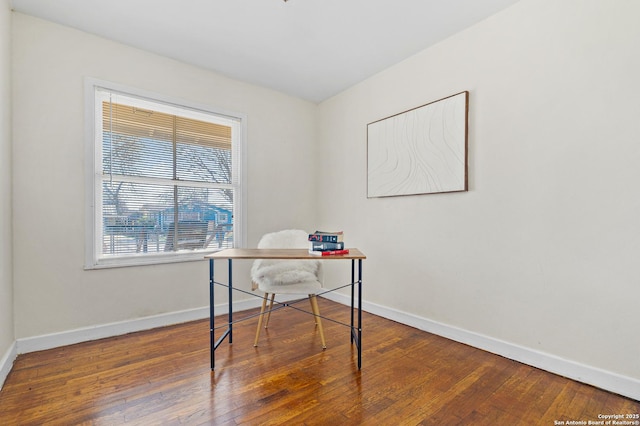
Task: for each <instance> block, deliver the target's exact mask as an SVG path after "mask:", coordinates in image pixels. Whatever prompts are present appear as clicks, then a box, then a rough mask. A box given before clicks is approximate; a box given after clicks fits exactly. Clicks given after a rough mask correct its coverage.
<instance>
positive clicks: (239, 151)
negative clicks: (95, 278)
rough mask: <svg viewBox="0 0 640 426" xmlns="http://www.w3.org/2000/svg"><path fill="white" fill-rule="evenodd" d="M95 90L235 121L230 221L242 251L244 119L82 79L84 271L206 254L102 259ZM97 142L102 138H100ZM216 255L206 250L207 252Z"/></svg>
mask: <svg viewBox="0 0 640 426" xmlns="http://www.w3.org/2000/svg"><path fill="white" fill-rule="evenodd" d="M98 90H107V91H110V92H115V93H119V94H122V95H124V96H131V97H134V98H139V99H141V101H148V102H154V103H158V104H162V105H164V106H166V107H168V108H171V107H173V108H176V107H177V108H180V109H185V110H191V111H194V112H196V113H198V112H200V113H206V114H214V115H217V116H220V117H226V118H229V119H231V120H234V121H236V122H237V125H236V126H234V131H235V132H237V133H239V134H238V135H235V136H234V139H233V142H232V155H233V157H232V158H233V161H232V168H233V169H234V173H233V176H234V182H233V183H232V185H233V186H234V194H235V195H234V203H233V204H234V218H233V246H234V247H245V246H246V205H247V202H246V196H247V195H246V194H247V191H246V134H247V132H246V127H247V117H246V115H245V114H242V113H237V112H230V111H226V110H221V109H219V108H214V107H212V106H210V105H204V104H199V103H196V102H193V101H188V100H184V99H177V98H174V97H170V96H166V95H161V94H158V93H153V92H149V91H145V90H141V89H136V88H132V87H127V86H124V85H121V84H117V83H112V82H108V81H104V80H99V79H95V78H90V77H87V78H85V262H84V269H86V270H88V269H102V268H114V267H125V266H139V265H155V264H164V263H175V262H186V261H195V260H202V259H203V252H204V250H198V251H176V252H165V253H158V254H149V253H145V254H142V255H141V254H131V255H123V256H117V257H114V258H105V257H103V256H101V250H100V247H101V245H102V242H101V241H99V240H100V238H101V236H102V232H101V229H102V222H101V221H100V220H99V219H100V218H101V217H102V194H101V192H100V191H98V190H97V181H96V180H97V179H100V176H99V175H102V170H101V167H99V166H100V164H101V162H102V159H101V156H102V149H101V148H102V146H101V144H100V146H99V145H98V144H99V142H98V135H97V134H96V132H97V131H98V130H99V129H101V128H102V124H101V120H102V118H101V114H99V112H100V111H101V105H100V102H99V95H98ZM100 138H101V136H100ZM213 251H217V250H216V249H207V250H206V252H213Z"/></svg>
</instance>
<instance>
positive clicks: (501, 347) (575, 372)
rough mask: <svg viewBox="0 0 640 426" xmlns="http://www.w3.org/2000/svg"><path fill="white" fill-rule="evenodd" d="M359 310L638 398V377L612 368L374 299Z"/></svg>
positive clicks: (345, 300)
mask: <svg viewBox="0 0 640 426" xmlns="http://www.w3.org/2000/svg"><path fill="white" fill-rule="evenodd" d="M323 297H325V298H327V299H330V300H333V301H335V302H338V303H342V304H345V305H349V304H350V303H351V300H350V297H349V296H345V295H342V294H339V293H327V294H323ZM362 310H364V311H366V312H370V313H372V314H374V315H378V316H381V317H383V318H387V319H390V320H393V321H396V322H399V323H401V324H406V325H408V326H411V327H415V328H417V329H419V330H423V331H426V332H429V333H433V334H436V335H438V336H442V337H445V338H447V339H450V340H454V341H456V342H460V343H464V344H466V345H469V346H473V347H475V348H478V349H482V350H485V351H487V352H491V353H494V354H497V355H500V356H503V357H505V358H509V359H512V360H514V361H518V362H521V363H523V364H527V365H530V366H532V367H536V368H539V369H541V370H545V371H548V372H550V373H554V374H558V375H560V376H563V377H567V378H569V379H572V380H576V381H578V382H582V383H586V384H589V385H592V386H595V387H598V388H600V389H605V390H608V391H610V392H614V393H617V394H619V395H623V396H626V397H628V398H632V399H635V400H638V401H640V380H638V379H635V378H632V377H627V376H622V375H620V374H617V373H613V372H611V371H606V370H602V369H599V368H596V367H592V366H589V365H585V364H581V363H578V362H575V361H571V360H567V359H563V358H560V357H558V356H556V355H552V354H548V353H545V352H540V351H536V350H534V349H530V348H527V347H524V346H519V345H516V344H513V343H509V342H505V341H502V340H499V339H494V338H492V337H488V336H484V335H482V334H478V333H474V332H471V331H468V330H463V329H460V328H457V327H452V326H450V325H446V324H442V323H439V322H436V321H432V320H429V319H425V318H422V317H418V316H416V315H412V314H408V313H406V312H402V311H398V310H395V309H391V308H388V307H385V306H381V305H377V304H375V303H368V302H366V301H363V302H362ZM363 340H364V345H365V346H366V344H367V343H366V342H367V341H366V335H365V337H364V339H363Z"/></svg>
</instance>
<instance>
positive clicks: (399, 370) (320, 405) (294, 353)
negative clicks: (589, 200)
mask: <svg viewBox="0 0 640 426" xmlns="http://www.w3.org/2000/svg"><path fill="white" fill-rule="evenodd" d="M307 305H308V304H306V303H305V304H302V305H300V307H304V308H306V307H307ZM320 309H321V312H322V315H323V316H328V317H332V318H338V319H340V320H341V321H344V322H348V319H347V318H348V308H346V307H344V306H342V305H339V304H337V303H334V302H331V301H328V300H326V299H320ZM254 312H255V311H254ZM237 316H239V314H238V315H237ZM363 321H364V327H363V340H364V346H363V358H362V370H360V371H358V369H357V366H356V356H355V347H353V346H352V345H351V344H350V342H349V329H348V328H346V327H344V326H342V325H339V324H337V323H334V322H331V321H327V320H325V321H324V322H323V325H324V327H325V335H326V338H327V346H328V348H327V349H326V350H325V351H322V350H321V344H320V337H319V335H318V333H317V331H316V330H315V328H314V325H313V319H312V317H310V316H307V315H305V314H304V313H301V312H297V311H295V310H292V309H285V310H281V311H278V312H276V313H274V314H273V315H272V316H271V322H270V324H269V328H268V330H266V331H263V333H262V336H261V339H260V346H259V347H258V348H254V347H253V345H252V343H253V339H254V335H255V325H256V323H257V319H256V318H253V319H251V320H247V321H244V322H241V323H238V324H236V325H235V327H234V343H233V345H229V344H228V343H227V342H223V343H222V344H221V345H220V347H219V349H218V350H217V351H216V371H215V372H211V371H210V369H209V323H208V320H203V321H195V322H191V323H187V324H181V325H176V326H171V327H166V328H161V329H155V330H150V331H144V332H139V333H133V334H129V335H126V336H120V337H114V338H109V339H103V340H99V341H94V342H87V343H81V344H77V345H72V346H67V347H61V348H57V349H52V350H48V351H42V352H35V353H29V354H24V355H20V356H19V357H18V359H17V360H16V362H15V364H14V367H13V370H12V371H11V373H10V374H9V376H8V377H7V380H6V382H5V385H4V387H3V389H2V391H1V392H0V424H1V425H41V424H60V425H75V424H95V425H118V424H124V423H126V424H132V425H156V424H158V425H159V424H162V425H177V424H189V425H192V424H193V425H198V424H213V425H236V424H248V425H262V424H293V425H298V424H309V425H311V424H314V425H315V424H318V425H415V424H424V425H458V424H459V425H554V424H560V423H559V422H561V421H565V422H566V421H568V420H577V421H584V422H588V421H597V420H599V419H598V415H599V414H630V415H633V414H637V413H640V402H638V401H633V400H631V399H627V398H624V397H621V396H618V395H615V394H612V393H609V392H606V391H603V390H599V389H596V388H593V387H591V386H588V385H584V384H580V383H577V382H574V381H572V380H568V379H565V378H563V377H560V376H556V375H553V374H550V373H547V372H544V371H541V370H538V369H536V368H533V367H529V366H526V365H523V364H520V363H517V362H515V361H511V360H508V359H505V358H502V357H500V356H497V355H492V354H490V353H487V352H484V351H481V350H478V349H475V348H472V347H469V346H466V345H463V344H459V343H455V342H452V341H449V340H447V339H444V338H441V337H438V336H435V335H431V334H428V333H425V332H422V331H419V330H416V329H413V328H411V327H407V326H404V325H401V324H398V323H395V322H393V321H389V320H386V319H383V318H380V317H376V316H374V315H370V314H366V313H365V314H363ZM555 422H558V423H555Z"/></svg>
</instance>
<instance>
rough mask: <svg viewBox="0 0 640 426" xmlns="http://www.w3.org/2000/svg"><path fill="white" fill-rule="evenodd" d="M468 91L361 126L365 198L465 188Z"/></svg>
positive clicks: (464, 189)
mask: <svg viewBox="0 0 640 426" xmlns="http://www.w3.org/2000/svg"><path fill="white" fill-rule="evenodd" d="M468 105H469V92H462V93H458V94H456V95H453V96H450V97H448V98H444V99H441V100H438V101H435V102H432V103H429V104H426V105H423V106H421V107H418V108H414V109H412V110H409V111H406V112H403V113H400V114H397V115H394V116H391V117H388V118H385V119H382V120H379V121H375V122H373V123H369V124H368V125H367V197H369V198H371V197H388V196H396V195H414V194H431V193H438V192H454V191H466V190H467V117H468Z"/></svg>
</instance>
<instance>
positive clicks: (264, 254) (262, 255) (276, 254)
mask: <svg viewBox="0 0 640 426" xmlns="http://www.w3.org/2000/svg"><path fill="white" fill-rule="evenodd" d="M204 258H205V259H314V260H335V259H366V258H367V256H365V255H364V254H363V253H362V252H361V251H360V250H358V249H357V248H349V253H348V254H339V255H331V256H316V255H313V254H309V250H307V249H257V248H254V249H236V248H231V249H225V250H220V251H217V252H215V253H211V254H207V255H206V256H205V257H204Z"/></svg>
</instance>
